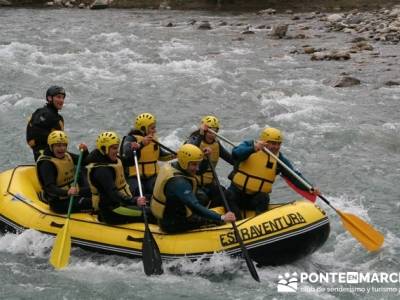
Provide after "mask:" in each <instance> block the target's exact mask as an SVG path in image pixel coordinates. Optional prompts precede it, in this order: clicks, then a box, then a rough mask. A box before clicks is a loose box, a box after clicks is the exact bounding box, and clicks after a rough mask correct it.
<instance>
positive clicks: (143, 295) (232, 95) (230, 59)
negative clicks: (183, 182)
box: [0, 9, 400, 300]
mask: <svg viewBox="0 0 400 300" xmlns="http://www.w3.org/2000/svg"><path fill="white" fill-rule="evenodd" d="M304 17H305V16H302V15H300V18H304ZM206 20H207V21H209V22H210V24H211V26H212V30H198V29H197V27H198V25H199V23H200V22H201V21H206ZM303 20H305V19H303ZM194 21H197V22H196V23H194ZM170 22H171V23H172V25H173V26H172V27H167V26H166V25H167V24H168V23H170ZM281 22H284V23H288V24H294V22H293V21H292V20H291V16H290V15H275V16H259V15H256V14H251V13H246V14H234V15H233V14H229V13H218V14H216V13H210V12H199V11H196V12H194V11H184V12H182V11H151V10H112V9H110V10H103V11H91V10H77V9H70V10H68V9H58V10H55V9H1V10H0V128H1V132H0V137H1V142H0V170H1V171H4V170H6V169H9V168H12V167H14V166H16V165H18V164H30V163H33V156H32V154H31V152H30V150H29V148H28V147H27V145H26V142H25V127H26V123H27V119H28V118H29V116H30V114H31V113H32V112H33V111H34V110H35V109H36V108H38V107H40V106H42V105H44V103H45V97H44V94H45V91H46V89H47V88H48V87H49V86H50V85H53V84H57V85H61V86H63V87H65V89H66V92H67V98H66V101H65V106H64V108H63V110H62V111H61V114H62V115H63V116H64V119H65V123H66V131H67V133H68V134H69V136H70V140H71V145H70V150H72V151H76V150H75V145H76V144H77V143H79V142H86V143H87V144H88V145H89V148H90V149H92V148H93V147H94V142H95V139H96V136H97V135H98V134H99V133H100V132H101V131H105V130H115V131H116V132H118V133H119V134H120V135H121V136H122V135H124V134H126V133H127V131H128V130H129V128H130V127H131V126H132V124H133V120H134V117H135V116H136V115H137V114H139V113H142V112H150V113H153V114H154V115H155V116H156V117H157V120H158V123H157V128H158V135H159V137H160V140H161V141H162V142H163V143H164V144H165V145H167V146H169V147H171V148H173V149H176V148H178V146H179V145H180V144H181V142H182V141H183V140H184V139H185V137H187V136H188V134H189V133H190V132H191V131H193V130H194V129H195V128H196V126H198V124H199V122H200V119H201V117H202V116H204V115H207V114H214V115H216V116H218V117H219V119H220V122H221V130H220V133H221V134H222V135H223V136H225V137H227V138H228V139H230V140H232V141H234V142H236V143H237V142H240V141H241V140H243V139H253V138H257V136H258V134H259V132H260V130H262V129H263V128H264V127H265V126H274V127H278V128H280V129H281V130H282V131H283V132H284V137H285V141H284V144H283V146H282V152H284V153H285V154H286V156H288V157H289V158H290V159H291V160H292V162H293V163H294V164H295V166H296V167H297V168H298V169H299V170H301V171H302V173H303V174H304V175H305V177H306V178H308V180H309V181H311V182H313V183H314V184H315V185H316V186H318V187H319V188H320V189H321V191H322V192H323V194H324V195H325V197H326V198H328V199H329V200H330V202H331V203H332V205H333V206H334V207H335V208H337V209H340V210H342V211H344V212H348V213H352V214H354V215H356V216H357V217H359V218H361V219H363V220H365V221H366V222H368V223H369V224H371V225H372V226H374V227H375V228H376V229H377V230H379V231H380V232H382V233H383V234H384V235H385V238H386V239H385V244H384V245H383V248H382V250H381V251H380V252H378V253H368V252H366V251H365V250H364V249H363V248H362V247H361V245H360V244H359V243H358V242H357V241H356V240H355V239H354V238H353V237H352V236H351V235H350V234H349V233H348V231H347V230H345V229H344V227H343V225H342V223H341V220H340V218H339V216H338V215H337V214H336V212H335V211H334V210H333V209H332V208H330V207H328V206H327V205H326V204H325V203H323V202H322V201H320V200H318V203H319V205H320V206H321V207H322V208H323V209H324V210H325V211H326V212H327V214H328V216H329V218H330V222H331V234H330V237H329V239H328V241H327V242H326V244H325V245H324V246H323V247H322V248H320V249H319V250H318V251H317V252H315V253H314V254H312V255H311V256H308V257H306V258H304V259H302V260H300V261H297V262H296V263H293V264H291V265H285V266H280V267H263V268H259V269H258V272H259V275H260V277H261V283H260V284H259V283H256V282H255V281H254V280H253V279H252V278H251V276H250V275H249V273H248V270H247V268H246V265H245V263H244V262H243V261H240V260H237V259H232V258H229V257H226V256H224V255H214V257H213V258H212V259H211V260H210V261H197V262H189V261H186V260H180V261H176V262H171V263H167V264H166V272H165V274H164V275H162V276H158V277H151V278H149V277H146V276H145V275H144V273H143V269H142V263H141V260H135V259H129V258H125V257H119V256H110V255H104V254H94V253H91V252H87V251H84V250H81V249H75V248H73V249H72V253H71V259H70V265H69V266H68V267H67V268H66V269H65V270H62V271H55V270H53V269H52V267H51V266H50V265H49V263H48V257H49V253H50V250H51V246H52V243H53V238H52V237H50V236H47V235H44V234H41V233H38V232H35V231H32V230H28V231H26V232H24V233H22V234H19V235H17V234H11V233H7V234H1V235H0V283H1V284H0V298H1V299H184V298H190V299H206V298H207V299H259V300H262V299H273V298H275V299H358V298H360V297H363V298H365V299H398V297H399V296H398V290H400V284H399V280H400V278H399V277H398V276H397V279H399V280H397V282H384V281H383V282H382V281H381V280H380V281H379V280H378V282H372V283H359V284H350V283H340V282H332V281H331V282H325V283H324V282H322V283H320V282H310V281H308V282H300V281H299V283H298V290H297V292H295V293H291V294H285V293H280V292H278V291H277V282H278V280H279V278H280V277H279V276H283V275H284V274H286V273H288V274H289V275H290V276H292V274H293V273H297V274H298V275H299V274H302V273H307V274H318V273H327V272H331V273H346V274H347V272H358V273H362V274H366V273H371V274H372V273H379V274H381V273H388V274H390V273H397V274H398V273H399V272H400V268H399V266H400V262H399V253H400V246H399V241H400V235H399V229H400V226H399V212H400V204H399V203H400V202H399V200H400V192H399V188H398V186H397V184H399V183H400V175H399V174H400V165H399V161H400V139H399V134H400V122H399V118H398V115H399V111H400V87H399V86H385V85H384V84H383V83H384V82H385V81H387V80H396V79H397V80H398V79H399V73H398V70H399V58H398V57H397V54H398V46H393V45H384V44H382V43H378V42H376V43H372V44H373V46H374V52H375V54H374V55H372V54H370V53H365V54H359V55H355V56H354V57H353V58H352V59H351V60H349V61H324V62H320V61H311V60H310V57H309V56H308V55H302V54H295V53H294V52H293V51H292V50H293V49H294V48H296V47H301V46H303V45H305V44H309V45H315V46H318V47H325V48H333V47H338V46H339V47H340V46H343V47H345V46H346V45H348V43H349V41H350V40H351V39H352V38H353V37H352V36H351V35H348V34H345V33H341V32H327V31H326V30H325V28H324V26H323V25H322V24H320V23H319V22H318V21H309V25H310V26H311V28H310V30H311V33H312V34H311V35H310V38H309V39H306V40H298V39H282V40H273V39H269V38H267V32H268V30H267V29H255V28H257V26H259V25H263V24H264V25H272V24H275V23H281ZM193 23H194V24H193ZM248 25H250V27H251V28H252V29H253V30H254V32H255V34H249V35H243V34H241V32H242V31H244V30H245V29H246V27H247V26H248ZM289 28H290V27H289ZM376 53H378V55H376ZM344 73H346V74H350V75H352V76H355V77H357V78H359V79H360V80H361V85H358V86H355V87H349V88H334V87H332V85H331V84H329V83H327V82H329V81H332V80H335V79H336V78H337V77H339V76H340V75H341V74H344ZM227 147H228V148H229V146H227ZM229 171H230V168H229V166H228V165H227V164H225V163H224V162H221V163H220V164H219V166H218V172H219V174H220V177H221V181H222V183H223V184H225V185H227V184H228V183H229V181H228V180H227V179H226V176H227V174H228V172H229ZM396 186H397V187H396ZM297 198H298V196H297V195H296V194H294V193H293V192H292V191H291V190H289V189H288V188H287V186H286V185H285V184H284V183H283V181H282V179H280V178H278V179H277V182H276V183H275V185H274V190H273V193H272V195H271V199H272V202H281V201H290V200H295V199H297ZM368 287H370V288H371V287H373V288H375V290H368V289H367V288H368Z"/></svg>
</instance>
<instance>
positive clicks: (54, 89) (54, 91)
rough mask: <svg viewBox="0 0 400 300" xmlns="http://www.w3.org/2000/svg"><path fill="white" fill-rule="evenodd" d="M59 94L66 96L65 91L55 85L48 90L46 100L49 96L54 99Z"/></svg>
mask: <svg viewBox="0 0 400 300" xmlns="http://www.w3.org/2000/svg"><path fill="white" fill-rule="evenodd" d="M59 94H61V95H64V97H65V89H64V88H63V87H61V86H57V85H53V86H51V87H49V88H48V89H47V92H46V100H47V97H48V96H51V97H54V96H56V95H59Z"/></svg>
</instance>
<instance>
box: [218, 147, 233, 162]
mask: <svg viewBox="0 0 400 300" xmlns="http://www.w3.org/2000/svg"><path fill="white" fill-rule="evenodd" d="M218 144H219V157H221V158H222V159H223V160H224V161H226V162H227V163H228V164H230V165H232V166H233V164H234V160H233V158H232V154H231V153H230V152H229V151H228V150H226V149H225V147H224V146H222V145H221V143H220V142H218Z"/></svg>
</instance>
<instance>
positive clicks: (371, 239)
mask: <svg viewBox="0 0 400 300" xmlns="http://www.w3.org/2000/svg"><path fill="white" fill-rule="evenodd" d="M336 211H337V213H338V214H339V215H340V217H341V218H342V222H343V226H344V227H345V228H346V229H347V230H348V231H349V232H350V233H351V234H352V235H353V236H354V237H355V238H356V239H357V240H358V241H359V242H360V243H361V244H362V245H363V246H364V247H365V248H366V249H367V250H368V251H378V250H379V249H380V248H381V246H382V244H383V241H384V239H385V238H384V236H383V234H382V233H380V232H379V231H377V230H376V229H374V228H373V227H372V226H371V225H369V224H368V223H366V222H364V221H363V220H361V219H360V218H358V217H357V216H355V215H352V214H349V213H344V212H340V211H338V210H336Z"/></svg>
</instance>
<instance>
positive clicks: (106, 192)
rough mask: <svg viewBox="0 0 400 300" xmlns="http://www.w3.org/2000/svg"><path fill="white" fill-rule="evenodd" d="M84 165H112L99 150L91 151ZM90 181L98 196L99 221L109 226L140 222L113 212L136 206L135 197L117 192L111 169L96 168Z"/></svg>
mask: <svg viewBox="0 0 400 300" xmlns="http://www.w3.org/2000/svg"><path fill="white" fill-rule="evenodd" d="M86 163H87V164H89V163H95V164H113V163H115V162H112V161H111V160H110V159H109V157H108V156H106V155H103V154H102V153H101V152H100V151H99V150H97V149H96V150H94V151H92V152H91V153H90V154H89V156H88V157H87V159H86ZM90 180H91V182H92V183H93V185H94V186H95V187H96V189H97V190H98V192H99V195H100V202H99V217H100V220H101V221H104V222H106V223H109V224H125V223H134V222H142V221H143V217H142V216H138V217H133V216H125V215H120V214H118V213H115V212H114V211H113V210H114V209H115V208H117V207H119V206H126V207H129V208H131V207H133V206H136V205H137V203H136V200H137V197H130V196H127V195H125V194H123V193H121V192H120V191H118V190H117V187H116V186H115V171H114V169H113V168H112V167H107V166H100V167H96V168H94V169H93V170H92V172H91V173H90Z"/></svg>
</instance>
